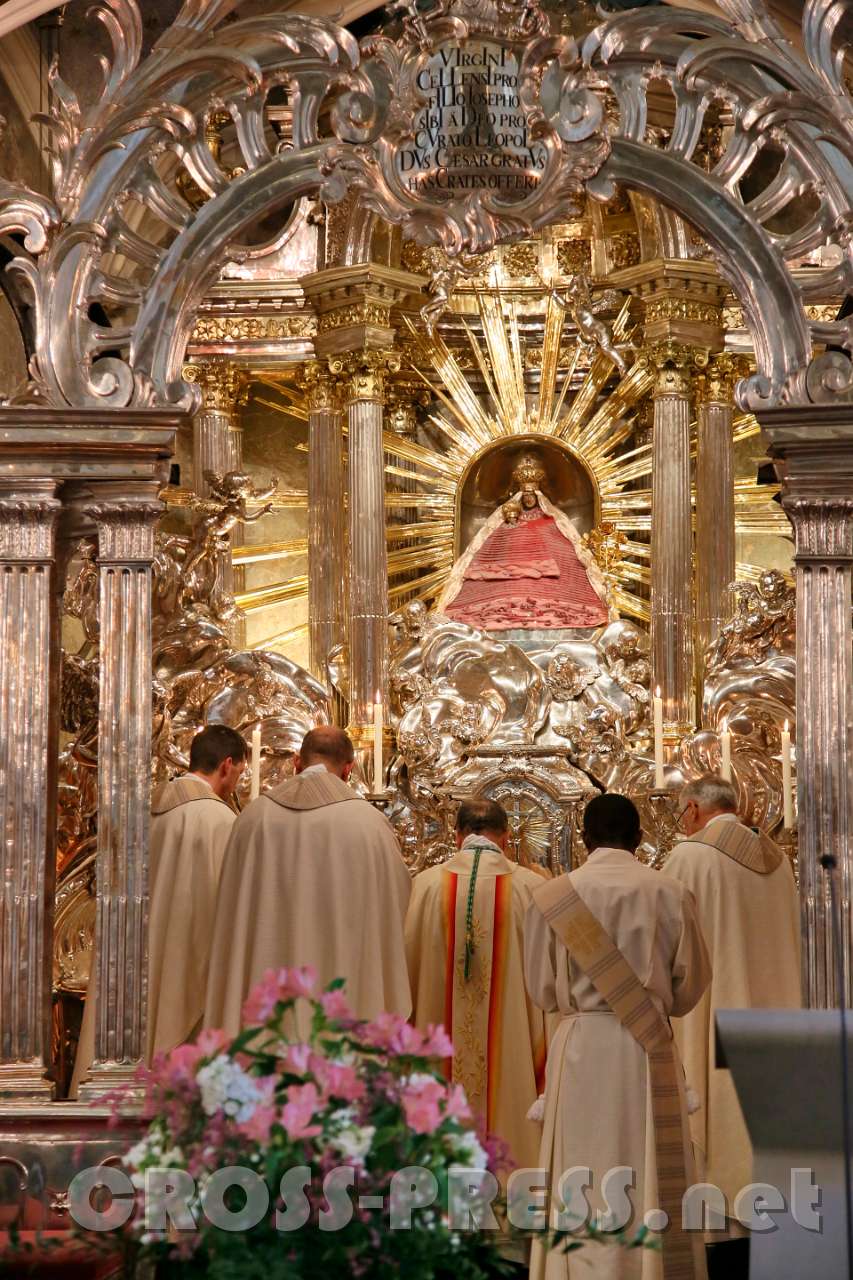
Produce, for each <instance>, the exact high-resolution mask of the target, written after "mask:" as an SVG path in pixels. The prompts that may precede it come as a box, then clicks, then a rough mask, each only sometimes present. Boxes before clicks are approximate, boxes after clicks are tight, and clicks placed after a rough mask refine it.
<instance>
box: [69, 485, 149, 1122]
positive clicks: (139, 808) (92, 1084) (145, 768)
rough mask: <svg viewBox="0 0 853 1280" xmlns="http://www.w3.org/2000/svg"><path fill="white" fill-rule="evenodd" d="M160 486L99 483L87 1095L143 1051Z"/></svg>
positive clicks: (131, 1068) (122, 1078)
mask: <svg viewBox="0 0 853 1280" xmlns="http://www.w3.org/2000/svg"><path fill="white" fill-rule="evenodd" d="M157 488H158V486H155V485H149V484H140V485H138V486H134V485H132V484H130V485H124V486H118V485H102V486H99V489H98V493H97V501H96V502H94V503H93V504H92V505H91V506H90V507H89V508H88V509H87V514H88V515H89V516H90V517H91V518H92V519H93V520H94V521H95V523H96V526H97V531H98V564H99V568H100V626H101V641H100V659H101V688H100V715H99V721H98V856H97V884H98V902H97V916H96V925H95V955H96V984H97V1006H96V1007H97V1019H96V1024H95V1061H94V1065H93V1068H92V1073H91V1076H90V1078H89V1080H88V1081H87V1082H86V1083H85V1084H83V1085H82V1087H81V1090H80V1096H81V1098H86V1097H88V1098H92V1097H97V1096H98V1095H99V1094H100V1093H102V1092H103V1090H104V1087H105V1086H107V1087H112V1086H113V1085H115V1084H125V1083H127V1082H128V1081H130V1080H131V1079H132V1077H133V1074H134V1072H135V1070H136V1066H137V1064H138V1063H139V1061H140V1059H141V1058H142V1057H143V1054H144V1049H145V1012H146V987H147V964H146V954H147V914H148V822H149V810H150V805H151V562H152V559H153V555H154V528H155V525H156V523H157V518H158V516H159V514H160V512H161V510H162V504H161V503H160V502H159V501H157V498H156V494H157Z"/></svg>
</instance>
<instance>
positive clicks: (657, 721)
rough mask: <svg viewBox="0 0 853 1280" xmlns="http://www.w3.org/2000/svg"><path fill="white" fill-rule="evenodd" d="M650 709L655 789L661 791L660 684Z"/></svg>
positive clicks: (661, 729) (661, 703)
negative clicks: (653, 739) (653, 735)
mask: <svg viewBox="0 0 853 1280" xmlns="http://www.w3.org/2000/svg"><path fill="white" fill-rule="evenodd" d="M652 711H653V712H654V723H655V790H656V791H662V790H663V786H664V779H663V698H662V697H661V696H660V685H658V687H657V689H655V696H654V698H652Z"/></svg>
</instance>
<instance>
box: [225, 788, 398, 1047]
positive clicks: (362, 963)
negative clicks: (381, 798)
mask: <svg viewBox="0 0 853 1280" xmlns="http://www.w3.org/2000/svg"><path fill="white" fill-rule="evenodd" d="M411 883H412V882H411V877H410V875H409V872H408V870H407V869H406V864H405V863H404V862H403V859H402V857H401V855H400V849H399V846H398V844H397V840H396V838H395V836H394V831H393V828H392V827H391V824H390V823H389V822H388V820H387V819H386V818H385V817H384V816H383V815H382V814H381V813H379V812H377V810H376V809H374V808H373V806H372V805H370V804H368V803H367V801H366V800H362V799H360V797H359V796H358V795H356V793H355V792H354V791H353V790H352V788H351V787H348V786H347V785H346V783H345V782H343V781H342V780H341V779H340V778H338V777H336V776H335V775H334V774H332V773H329V772H328V771H327V770H326V769H325V768H323V769H319V770H315V769H311V770H306V771H305V772H304V773H301V774H298V775H297V776H296V777H294V778H288V779H287V781H286V782H282V783H281V785H280V786H278V787H276V788H275V790H273V791H271V792H268V793H267V794H266V795H263V796H260V797H259V799H257V800H254V801H253V802H252V803H251V804H250V805H248V806H247V808H246V809H245V810H244V812H243V813H242V814H241V815H240V817H239V818H238V819H237V822H236V823H235V825H234V831H233V834H232V837H231V840H230V841H229V844H228V848H227V850H226V853H225V865H224V867H223V870H222V879H221V882H220V889H219V899H218V902H217V908H216V923H215V926H214V936H213V948H212V955H211V965H210V977H209V980H208V987H207V1001H206V1006H205V1014H204V1025H205V1026H207V1027H223V1028H224V1029H225V1030H226V1031H228V1032H229V1033H230V1034H233V1035H236V1033H237V1032H238V1031H239V1029H240V1025H241V1008H242V1005H243V1001H244V1000H245V998H246V996H247V995H248V994H249V991H250V990H251V989H252V987H253V986H254V985H255V984H256V983H257V982H258V980H259V979H260V978H262V977H263V975H264V973H265V972H266V970H267V969H280V968H294V967H298V966H301V965H311V966H313V968H314V969H316V970H317V974H318V977H319V988H322V987H323V986H325V985H327V984H328V983H329V982H331V981H332V980H333V979H334V978H344V979H345V980H346V997H347V999H348V1001H349V1003H350V1006H351V1007H352V1009H353V1011H354V1012H355V1014H356V1016H357V1017H359V1018H373V1017H375V1016H376V1014H378V1013H381V1012H382V1011H383V1010H385V1009H387V1010H390V1011H391V1012H392V1013H399V1014H402V1015H403V1016H406V1017H407V1016H408V1015H409V1013H410V1012H411V1007H412V1003H411V993H410V990H409V979H408V974H407V971H406V952H405V947H404V943H403V922H404V919H405V914H406V907H407V905H408V901H409V894H410V892H411ZM297 1014H298V1027H299V1031H300V1034H307V1031H308V1018H309V1011H308V1010H307V1007H299V1006H298V1007H297Z"/></svg>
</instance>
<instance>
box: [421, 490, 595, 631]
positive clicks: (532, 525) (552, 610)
mask: <svg viewBox="0 0 853 1280" xmlns="http://www.w3.org/2000/svg"><path fill="white" fill-rule="evenodd" d="M443 612H444V613H446V614H447V616H448V617H449V618H455V619H456V621H457V622H465V623H467V624H468V626H469V627H478V628H480V629H481V630H483V631H510V630H513V629H515V628H527V629H530V630H536V629H539V628H557V627H559V628H563V627H566V628H569V627H599V626H602V625H603V624H604V623H606V622H607V621H608V616H609V615H608V609H607V605H606V604H605V603H604V601H603V600H602V599H601V597H600V596H599V595H598V594H597V593H596V591H595V589H594V588H593V586H592V583H591V582H590V580H589V575H588V574H587V571H586V569H585V568H584V567H583V565H582V564H581V561H580V558H579V556H578V553H577V551H575V548H574V547H573V546H572V544H571V542H570V541H569V539H568V538H567V537H566V536H565V535H564V534H563V533H561V532H560V530H559V529H558V528H557V523H556V521H555V519H554V517H553V516H550V515H547V514H546V513H545V512H544V511H543V510H542V509H541V507H538V506H537V507H533V508H532V510H530V511H524V512H522V514H521V516H520V517H519V521H518V524H515V525H512V524H506V523H502V524H500V525H499V526H498V527H497V528H496V529H495V530H494V531H493V533H491V534H490V535H489V537H488V538H487V539H486V541H485V542H484V543H483V545H482V546H481V547H480V549H479V551H477V553H476V555H475V556H474V558H473V559H472V561H471V563H470V564H469V565H468V567H467V568H466V569H465V573H464V576H463V579H462V586H461V587H460V589H459V591H458V593H457V594H456V596H454V598H453V600H452V601H450V602H449V603H448V604H446V605H445V606H444V608H443Z"/></svg>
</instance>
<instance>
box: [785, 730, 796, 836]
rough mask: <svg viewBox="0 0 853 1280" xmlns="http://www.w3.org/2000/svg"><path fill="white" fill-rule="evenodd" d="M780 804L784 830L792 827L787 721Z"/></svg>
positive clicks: (792, 795)
mask: <svg viewBox="0 0 853 1280" xmlns="http://www.w3.org/2000/svg"><path fill="white" fill-rule="evenodd" d="M782 803H783V805H784V806H785V808H784V812H785V830H786V831H791V830H792V829H793V826H794V784H793V777H792V769H791V731H790V728H789V726H788V721H787V720H786V721H785V728H784V729H783V730H782Z"/></svg>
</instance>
